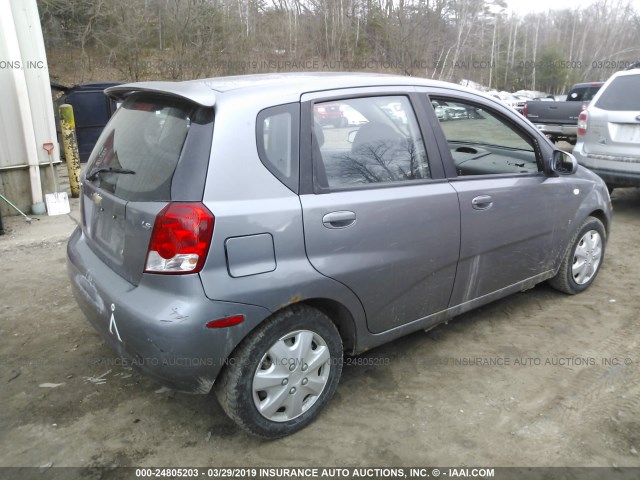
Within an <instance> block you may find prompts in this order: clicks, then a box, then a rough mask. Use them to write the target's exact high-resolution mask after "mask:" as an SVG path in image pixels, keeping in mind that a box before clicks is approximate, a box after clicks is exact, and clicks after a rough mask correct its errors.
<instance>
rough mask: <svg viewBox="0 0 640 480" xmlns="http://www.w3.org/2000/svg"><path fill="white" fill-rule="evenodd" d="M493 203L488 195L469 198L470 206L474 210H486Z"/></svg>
mask: <svg viewBox="0 0 640 480" xmlns="http://www.w3.org/2000/svg"><path fill="white" fill-rule="evenodd" d="M492 205H493V198H491V196H490V195H479V196H477V197H476V198H474V199H473V200H471V206H472V207H473V208H475V209H476V210H487V209H488V208H491V206H492Z"/></svg>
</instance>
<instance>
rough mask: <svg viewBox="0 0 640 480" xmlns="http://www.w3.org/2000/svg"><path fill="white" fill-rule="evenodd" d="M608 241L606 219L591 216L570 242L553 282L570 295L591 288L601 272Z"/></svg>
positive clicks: (556, 287)
mask: <svg viewBox="0 0 640 480" xmlns="http://www.w3.org/2000/svg"><path fill="white" fill-rule="evenodd" d="M606 243H607V234H606V231H605V229H604V225H603V224H602V222H601V221H600V220H598V219H597V218H594V217H587V219H586V220H585V221H584V223H583V224H582V226H581V227H580V228H579V229H578V231H577V232H576V233H575V234H574V236H573V238H572V239H571V242H569V247H568V248H567V251H566V253H565V256H564V258H563V259H562V264H561V265H560V270H558V273H557V275H556V276H555V277H553V278H552V279H551V280H549V284H550V285H551V286H552V287H553V288H555V289H556V290H560V291H561V292H564V293H567V294H569V295H575V294H576V293H580V292H582V291H584V290H586V289H587V288H589V286H590V285H591V284H592V283H593V281H594V280H595V278H596V276H597V275H598V272H599V271H600V266H601V265H602V260H603V259H604V251H605V246H606Z"/></svg>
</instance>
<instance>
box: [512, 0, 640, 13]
mask: <svg viewBox="0 0 640 480" xmlns="http://www.w3.org/2000/svg"><path fill="white" fill-rule="evenodd" d="M506 1H507V5H508V9H509V10H512V11H514V12H515V13H518V14H522V15H525V14H527V13H531V12H546V11H547V10H559V9H564V8H572V9H575V8H577V7H580V8H585V7H587V6H589V5H591V4H592V3H594V2H595V0H581V1H580V0H506ZM609 3H613V2H612V1H609ZM632 3H633V4H635V7H636V11H640V0H633V2H632Z"/></svg>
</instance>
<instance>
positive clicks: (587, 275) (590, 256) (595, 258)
mask: <svg viewBox="0 0 640 480" xmlns="http://www.w3.org/2000/svg"><path fill="white" fill-rule="evenodd" d="M601 259H602V238H600V234H599V233H598V232H596V231H595V230H589V231H588V232H587V233H585V234H584V236H583V237H582V238H581V239H580V241H579V242H578V246H577V247H576V251H575V253H574V254H573V265H572V267H571V273H572V275H573V280H574V281H575V282H576V283H577V284H578V285H584V284H585V283H587V282H588V281H589V280H591V279H592V278H593V276H594V275H595V274H596V272H597V271H598V267H599V266H600V260H601Z"/></svg>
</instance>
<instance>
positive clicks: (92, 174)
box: [87, 167, 136, 181]
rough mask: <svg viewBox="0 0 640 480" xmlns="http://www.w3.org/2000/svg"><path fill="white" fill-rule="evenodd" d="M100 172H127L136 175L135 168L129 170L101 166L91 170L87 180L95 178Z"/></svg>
mask: <svg viewBox="0 0 640 480" xmlns="http://www.w3.org/2000/svg"><path fill="white" fill-rule="evenodd" d="M99 173H125V174H130V175H135V173H136V172H134V171H133V170H129V169H127V168H112V167H100V168H96V169H95V170H92V171H91V172H89V175H87V180H89V181H91V180H94V179H95V178H96V177H97V176H98V174H99Z"/></svg>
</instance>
